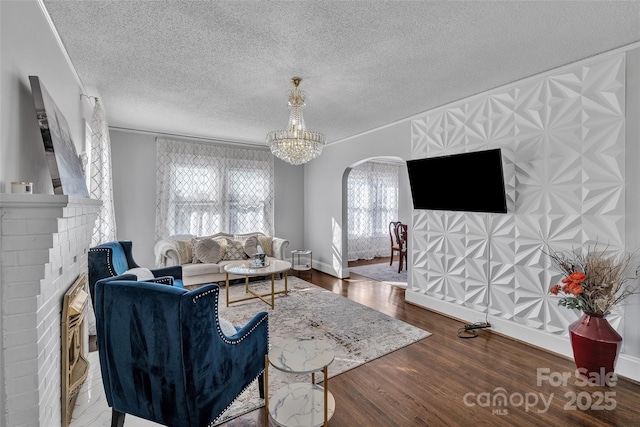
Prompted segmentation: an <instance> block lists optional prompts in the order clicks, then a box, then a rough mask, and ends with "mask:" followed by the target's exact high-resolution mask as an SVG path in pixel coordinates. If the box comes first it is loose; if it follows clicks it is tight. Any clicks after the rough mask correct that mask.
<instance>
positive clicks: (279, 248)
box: [273, 237, 289, 260]
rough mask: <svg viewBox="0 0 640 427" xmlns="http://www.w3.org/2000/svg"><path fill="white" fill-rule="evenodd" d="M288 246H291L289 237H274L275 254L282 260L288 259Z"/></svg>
mask: <svg viewBox="0 0 640 427" xmlns="http://www.w3.org/2000/svg"><path fill="white" fill-rule="evenodd" d="M288 246H289V241H288V240H287V239H282V238H280V237H274V238H273V256H274V257H276V258H278V259H281V260H286V259H287V254H286V250H287V247H288Z"/></svg>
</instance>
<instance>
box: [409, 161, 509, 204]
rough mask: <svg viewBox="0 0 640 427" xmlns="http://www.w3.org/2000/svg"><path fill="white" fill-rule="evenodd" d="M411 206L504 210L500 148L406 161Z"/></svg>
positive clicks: (504, 198) (505, 200) (504, 196)
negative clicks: (411, 200) (411, 199)
mask: <svg viewBox="0 0 640 427" xmlns="http://www.w3.org/2000/svg"><path fill="white" fill-rule="evenodd" d="M407 169H408V172H409V184H410V186H411V196H412V198H413V207H414V209H431V210H448V211H468V212H493V213H507V199H506V194H505V187H504V174H503V171H502V153H501V151H500V149H499V148H497V149H493V150H485V151H475V152H470V153H462V154H454V155H450V156H440V157H429V158H426V159H416V160H408V161H407Z"/></svg>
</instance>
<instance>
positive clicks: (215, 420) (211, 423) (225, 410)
mask: <svg viewBox="0 0 640 427" xmlns="http://www.w3.org/2000/svg"><path fill="white" fill-rule="evenodd" d="M263 373H264V369H263V370H262V371H260V373H258V375H256V376H255V377H254V378H253V379H252V380H251V381H249V384H247V386H246V387H245V388H243V389H242V391H241V392H240V393H238V395H237V396H236V397H235V399H233V400H232V401H231V403H229V404H228V405H227V407H226V408H224V410H223V411H222V412H220V415H218V416H217V417H216V418H215V419H214V420H213V421H211V422H210V423H209V424H207V427H211V426H213V425H214V424H216V422H217V421H218V419H219V418H220V417H221V416H222V414H224V413H225V412H227V409H229V408H230V407H231V405H233V404H234V402H235V401H236V400H237V399H238V397H240V395H241V394H242V393H244V392H245V391H246V390H247V389H248V388H249V387H250V386H251V384H253V382H254V381H255V380H256V379H258V377H259V376H260V375H262V374H263ZM267 391H268V390H266V389H265V390H264V392H265V393H267Z"/></svg>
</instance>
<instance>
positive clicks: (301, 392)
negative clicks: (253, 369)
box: [264, 338, 336, 427]
mask: <svg viewBox="0 0 640 427" xmlns="http://www.w3.org/2000/svg"><path fill="white" fill-rule="evenodd" d="M334 358H335V352H334V350H333V348H332V347H331V345H330V344H329V343H327V342H326V341H322V340H318V339H314V338H292V339H288V340H284V341H281V342H279V343H277V344H275V345H273V346H272V347H271V349H270V350H269V354H267V356H265V359H266V360H265V369H264V387H265V402H264V403H265V405H264V406H265V411H266V412H267V414H265V417H264V418H265V425H267V426H268V425H269V420H271V421H273V423H274V424H276V425H278V426H281V427H291V426H310V427H311V426H314V427H319V426H323V425H324V426H325V427H326V426H328V422H329V420H330V419H331V417H332V416H333V413H334V412H335V407H336V402H335V399H334V398H333V395H332V394H331V393H330V392H329V375H328V366H329V365H330V364H331V363H332V362H333V359H334ZM269 365H271V366H273V367H274V368H276V369H278V370H280V371H282V372H287V373H291V374H311V382H310V383H293V384H288V385H286V386H284V387H282V388H281V389H280V390H278V391H276V393H275V394H274V395H273V396H271V397H269ZM319 371H322V373H323V380H324V387H321V386H319V385H318V384H316V378H315V373H316V372H319Z"/></svg>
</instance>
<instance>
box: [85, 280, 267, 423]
mask: <svg viewBox="0 0 640 427" xmlns="http://www.w3.org/2000/svg"><path fill="white" fill-rule="evenodd" d="M218 293H219V288H218V286H217V285H213V284H211V285H206V286H203V287H201V288H198V289H196V290H193V291H187V290H185V289H181V288H176V287H172V286H165V285H162V284H157V283H150V282H138V281H128V280H111V279H103V280H99V281H98V282H97V283H96V285H95V300H94V305H95V311H96V326H97V340H98V352H99V357H100V369H101V371H102V379H103V383H104V390H105V393H106V398H107V403H108V404H109V406H110V407H111V408H112V416H113V419H112V425H113V426H122V425H123V424H124V416H125V414H132V415H135V416H137V417H140V418H144V419H147V420H151V421H153V422H156V423H159V424H163V425H168V426H172V427H197V426H206V425H209V424H210V423H211V422H212V421H214V420H215V419H216V418H218V417H219V416H220V415H221V414H222V413H223V412H224V411H225V410H226V409H227V408H228V407H229V405H230V404H231V403H232V402H233V401H234V400H235V398H236V397H237V396H238V395H239V394H240V393H242V391H243V390H245V389H246V388H247V387H248V386H249V385H250V384H251V383H252V382H253V381H254V380H256V379H258V386H259V392H260V397H264V383H263V375H264V360H265V355H266V354H267V352H268V336H269V335H268V334H269V332H268V315H267V313H265V312H261V313H258V314H257V315H256V316H255V317H253V319H251V320H250V321H249V322H248V323H247V324H246V325H245V326H244V327H242V328H236V329H237V332H236V333H235V334H234V335H232V336H227V335H225V334H224V333H223V332H222V330H221V328H220V322H219V317H218Z"/></svg>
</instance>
